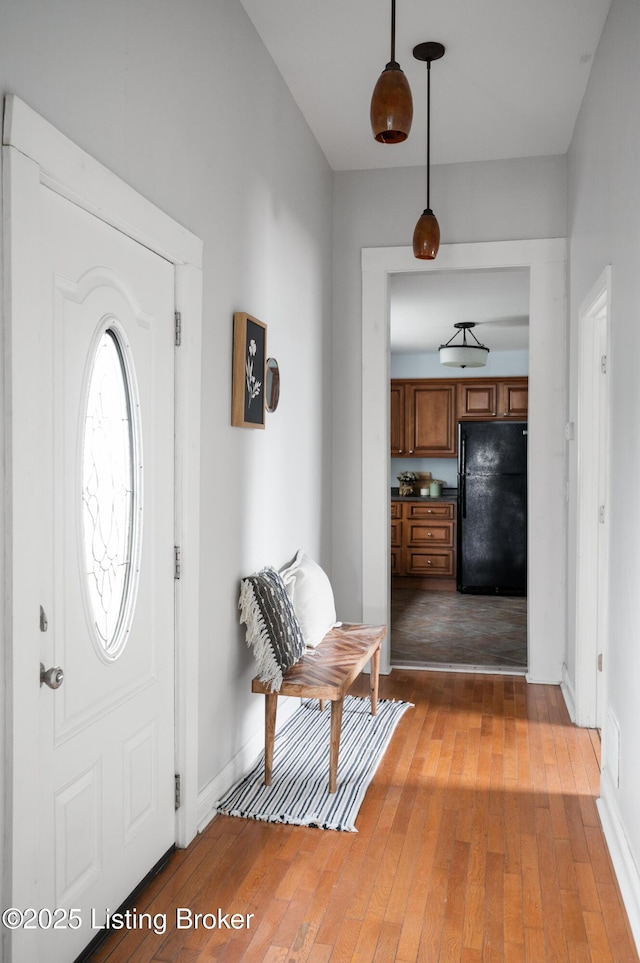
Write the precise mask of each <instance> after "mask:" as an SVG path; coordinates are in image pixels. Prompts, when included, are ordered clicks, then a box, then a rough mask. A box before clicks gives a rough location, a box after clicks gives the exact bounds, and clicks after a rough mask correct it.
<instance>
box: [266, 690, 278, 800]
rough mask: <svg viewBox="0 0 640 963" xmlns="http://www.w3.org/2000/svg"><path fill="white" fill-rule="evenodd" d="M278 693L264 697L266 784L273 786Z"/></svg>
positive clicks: (268, 693) (270, 693)
mask: <svg viewBox="0 0 640 963" xmlns="http://www.w3.org/2000/svg"><path fill="white" fill-rule="evenodd" d="M277 709H278V693H277V692H266V693H265V696H264V784H265V786H270V785H271V777H272V775H273V742H274V739H275V737H276V711H277Z"/></svg>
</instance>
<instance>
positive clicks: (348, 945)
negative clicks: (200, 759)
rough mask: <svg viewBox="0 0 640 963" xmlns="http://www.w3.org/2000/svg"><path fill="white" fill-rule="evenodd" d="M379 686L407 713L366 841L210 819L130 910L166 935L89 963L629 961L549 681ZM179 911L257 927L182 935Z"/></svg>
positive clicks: (590, 756) (587, 756) (421, 679)
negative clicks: (246, 918)
mask: <svg viewBox="0 0 640 963" xmlns="http://www.w3.org/2000/svg"><path fill="white" fill-rule="evenodd" d="M381 683H382V695H383V696H387V697H392V698H402V699H407V700H410V701H412V702H413V703H415V708H413V709H410V710H409V711H408V712H406V713H405V715H404V716H403V718H402V720H401V721H400V724H399V726H398V729H397V730H396V733H395V735H394V737H393V740H392V742H391V745H390V747H389V749H388V750H387V753H386V755H385V757H384V759H383V761H382V763H381V765H380V767H379V769H378V772H377V774H376V776H375V779H374V781H373V782H372V784H371V786H370V787H369V790H368V792H367V795H366V798H365V800H364V802H363V805H362V808H361V810H360V816H359V818H358V822H357V826H358V830H359V831H358V833H339V832H331V831H323V830H318V829H307V828H302V827H294V826H283V825H269V824H265V823H259V822H253V821H246V820H242V819H235V818H232V817H220V816H219V817H217V818H216V819H215V820H214V821H213V822H212V823H211V824H210V825H209V827H208V828H207V829H206V831H205V832H204V833H203V834H202V835H201V836H199V837H198V839H197V840H196V841H195V842H194V843H193V844H192V846H191V847H190V848H189V849H188V850H186V851H182V852H179V853H176V854H175V855H174V857H173V858H172V861H171V863H170V865H169V867H168V868H167V869H166V870H165V871H164V872H163V873H162V874H161V875H160V876H159V877H157V878H156V879H155V880H154V881H153V882H152V883H151V884H150V885H149V887H148V888H147V890H146V891H145V893H144V894H143V895H142V897H140V898H139V900H138V903H137V910H138V912H143V911H148V912H152V913H166V914H167V916H168V926H167V932H166V933H165V934H164V935H155V934H154V933H153V932H151V933H150V932H148V931H147V930H132V931H129V932H127V933H126V935H124V937H123V935H122V933H116V934H113V936H111V937H109V940H108V942H107V943H106V944H104V945H103V946H102V947H101V948H100V949H99V950H98V951H97V952H96V953H95V954H94V956H93V957H92V959H93V960H95V961H100V963H106V961H108V963H124V961H127V963H129V961H131V963H152V961H153V963H159V961H164V963H168V961H172V963H195V961H198V963H205V961H206V963H212V961H217V960H221V961H222V960H224V961H230V960H244V961H265V963H267V961H268V963H276V961H285V960H290V961H297V963H302V961H305V960H308V961H310V963H327V961H331V963H335V961H344V963H352V961H364V960H376V961H383V963H391V961H398V963H402V961H406V963H410V961H434V963H435V961H454V960H458V961H462V963H480V961H482V963H489V961H505V963H510V961H520V960H522V961H531V963H562V961H565V960H567V961H569V960H570V961H578V963H582V961H587V960H591V961H613V963H627V961H637V960H638V956H637V954H636V951H635V949H634V944H633V939H632V937H631V934H630V930H629V926H628V923H627V919H626V915H625V912H624V909H623V906H622V902H621V898H620V893H619V890H618V886H617V883H616V881H615V878H614V875H613V870H612V867H611V862H610V859H609V856H608V852H607V849H606V845H605V842H604V838H603V835H602V832H601V829H600V824H599V820H598V814H597V810H596V805H595V800H596V797H597V795H598V781H599V763H598V756H599V743H598V739H597V736H596V735H595V734H594V733H593V732H592V731H589V730H585V729H577V728H575V727H573V726H572V725H571V724H570V722H569V718H568V716H567V713H566V709H565V707H564V703H563V700H562V695H561V693H560V690H559V688H557V687H555V686H535V685H532V686H527V684H526V682H525V681H524V679H523V678H522V677H514V676H505V675H500V676H490V675H481V674H478V675H473V674H468V675H467V674H462V673H446V672H418V671H394V672H393V673H392V675H391V676H389V677H386V678H383V679H382V680H381ZM356 691H360V692H361V693H362V694H365V693H366V691H367V688H366V683H365V680H362V679H360V680H358V683H357V684H356ZM338 778H339V775H338ZM176 906H178V907H186V908H188V909H190V910H191V911H192V912H193V913H196V912H200V913H216V912H217V910H218V908H220V909H221V910H222V911H223V913H238V914H247V913H253V914H254V918H253V920H251V923H250V927H249V929H246V928H243V929H240V930H237V931H233V930H225V931H218V930H217V929H216V930H213V931H207V930H203V929H184V930H177V929H176V928H175V927H174V925H173V920H174V917H175V907H176Z"/></svg>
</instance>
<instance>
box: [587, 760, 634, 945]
mask: <svg viewBox="0 0 640 963" xmlns="http://www.w3.org/2000/svg"><path fill="white" fill-rule="evenodd" d="M597 806H598V812H599V814H600V821H601V822H602V829H603V832H604V837H605V839H606V841H607V846H608V847H609V853H610V855H611V861H612V863H613V868H614V870H615V874H616V878H617V880H618V885H619V887H620V892H621V893H622V900H623V902H624V906H625V909H626V911H627V916H628V917H629V925H630V927H631V932H632V933H633V938H634V940H635V942H636V948H637V949H638V950H640V873H638V867H637V866H636V862H635V859H634V857H633V853H632V852H631V848H630V846H629V842H628V840H627V836H626V833H625V831H624V825H623V823H622V820H621V818H620V812H619V810H618V806H617V803H616V798H615V790H614V789H613V787H612V785H611V782H610V780H609V777H608V774H607V770H606V769H603V771H602V774H601V777H600V799H598V801H597Z"/></svg>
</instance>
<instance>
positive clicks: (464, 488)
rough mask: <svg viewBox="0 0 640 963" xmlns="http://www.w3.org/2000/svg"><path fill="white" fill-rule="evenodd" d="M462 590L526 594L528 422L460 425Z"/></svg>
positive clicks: (459, 488) (459, 496)
mask: <svg viewBox="0 0 640 963" xmlns="http://www.w3.org/2000/svg"><path fill="white" fill-rule="evenodd" d="M457 571H458V577H457V581H458V591H459V592H476V593H478V594H483V595H526V594H527V423H526V422H523V421H462V422H460V423H459V425H458V559H457Z"/></svg>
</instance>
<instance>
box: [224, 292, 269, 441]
mask: <svg viewBox="0 0 640 963" xmlns="http://www.w3.org/2000/svg"><path fill="white" fill-rule="evenodd" d="M266 361H267V326H266V324H264V323H263V322H262V321H258V319H257V318H253V317H251V315H250V314H245V313H244V311H236V312H235V314H234V315H233V386H232V397H231V424H232V425H235V426H236V427H237V428H264V414H265V371H266Z"/></svg>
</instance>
